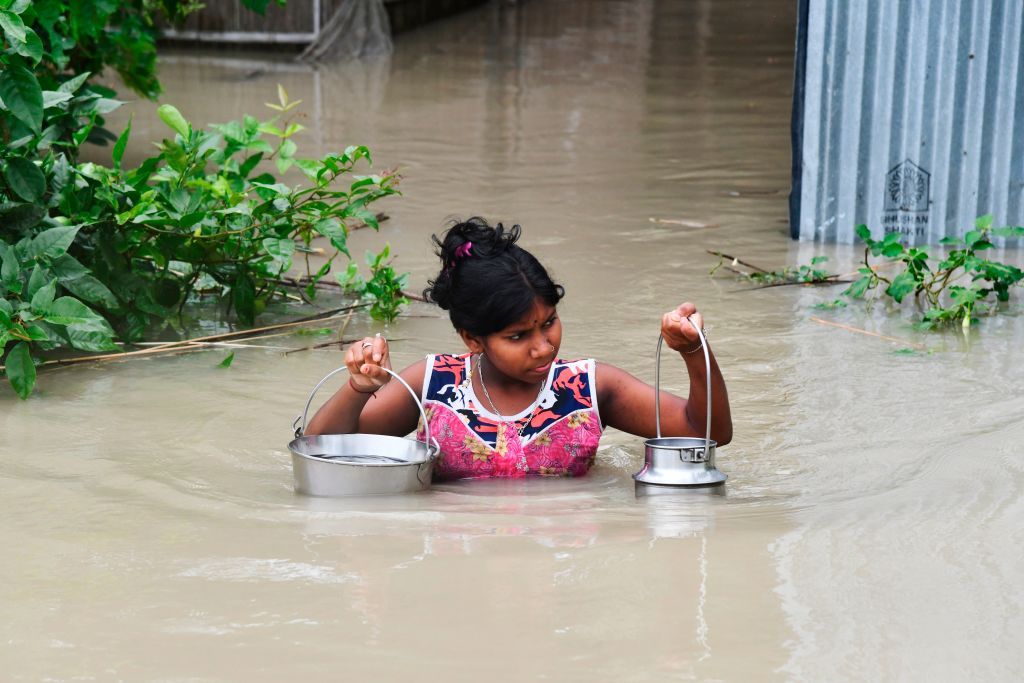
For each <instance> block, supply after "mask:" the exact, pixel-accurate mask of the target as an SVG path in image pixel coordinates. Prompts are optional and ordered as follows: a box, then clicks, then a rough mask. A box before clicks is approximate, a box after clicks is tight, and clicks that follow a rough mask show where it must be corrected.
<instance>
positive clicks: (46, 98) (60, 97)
mask: <svg viewBox="0 0 1024 683" xmlns="http://www.w3.org/2000/svg"><path fill="white" fill-rule="evenodd" d="M72 97H74V96H73V95H72V94H71V93H69V92H63V91H61V90H44V91H43V109H50V108H51V107H59V106H60V105H62V104H64V103H65V102H67V101H68V100H70V99H71V98H72Z"/></svg>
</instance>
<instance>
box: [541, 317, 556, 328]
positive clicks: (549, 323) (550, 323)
mask: <svg viewBox="0 0 1024 683" xmlns="http://www.w3.org/2000/svg"><path fill="white" fill-rule="evenodd" d="M556 320H558V318H555V317H552V318H551V319H550V320H548V321H547V322H546V323H544V327H551V326H552V325H554V324H555V321H556Z"/></svg>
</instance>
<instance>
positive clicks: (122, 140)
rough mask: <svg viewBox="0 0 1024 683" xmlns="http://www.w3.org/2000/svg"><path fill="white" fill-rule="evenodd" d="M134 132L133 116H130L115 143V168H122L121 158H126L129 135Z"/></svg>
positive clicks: (113, 156) (113, 154)
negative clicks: (125, 152)
mask: <svg viewBox="0 0 1024 683" xmlns="http://www.w3.org/2000/svg"><path fill="white" fill-rule="evenodd" d="M131 132H132V117H131V116H129V117H128V125H127V127H125V129H124V130H123V131H122V132H121V134H120V135H119V136H118V137H117V142H115V143H114V151H113V153H112V155H111V156H112V158H113V160H114V168H121V159H123V158H124V150H125V147H127V146H128V136H129V135H131Z"/></svg>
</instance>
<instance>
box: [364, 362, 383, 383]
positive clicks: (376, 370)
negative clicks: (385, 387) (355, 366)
mask: <svg viewBox="0 0 1024 683" xmlns="http://www.w3.org/2000/svg"><path fill="white" fill-rule="evenodd" d="M361 370H362V371H363V374H364V375H366V376H367V377H369V378H370V379H371V380H373V382H374V384H384V382H386V381H387V378H388V373H386V372H385V371H384V369H383V368H381V366H379V365H371V364H369V363H366V364H365V365H363V367H362V368H361Z"/></svg>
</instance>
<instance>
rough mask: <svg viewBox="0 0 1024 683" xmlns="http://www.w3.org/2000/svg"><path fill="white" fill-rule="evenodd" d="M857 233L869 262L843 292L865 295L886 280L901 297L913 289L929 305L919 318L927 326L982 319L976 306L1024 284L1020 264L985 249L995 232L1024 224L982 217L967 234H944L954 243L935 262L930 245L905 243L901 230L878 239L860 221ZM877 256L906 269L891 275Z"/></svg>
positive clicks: (1005, 233)
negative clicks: (991, 256) (997, 224)
mask: <svg viewBox="0 0 1024 683" xmlns="http://www.w3.org/2000/svg"><path fill="white" fill-rule="evenodd" d="M857 236H858V237H860V238H861V239H862V240H863V241H864V243H865V245H867V246H866V247H865V249H864V265H863V266H861V268H860V269H859V272H860V275H861V276H860V278H859V279H857V280H856V281H855V282H854V283H853V284H852V285H850V286H849V287H848V288H847V289H846V290H845V291H844V292H843V294H845V295H846V296H849V297H851V298H863V297H864V296H865V295H866V294H867V293H868V292H869V291H870V290H873V289H876V288H880V287H881V286H882V285H884V286H885V289H884V290H883V291H884V293H885V295H887V296H889V297H891V298H892V299H893V300H894V301H896V302H897V303H901V302H902V301H903V300H904V299H905V298H906V297H908V296H910V295H913V298H914V300H915V301H917V302H918V304H919V305H920V306H921V307H922V308H923V309H924V313H923V315H922V318H921V321H920V322H921V325H922V326H923V327H935V326H941V325H947V324H952V323H960V324H961V325H963V326H964V327H969V326H970V325H971V324H972V323H973V322H975V321H976V320H977V318H976V317H975V314H976V313H977V312H979V311H982V310H985V311H990V310H991V309H992V304H991V303H990V301H989V296H990V295H992V294H995V298H996V300H997V301H1000V302H1005V301H1008V300H1009V298H1010V288H1011V287H1014V286H1018V285H1020V284H1021V281H1022V279H1024V271H1021V269H1020V268H1017V267H1016V266H1012V265H1008V264H1005V263H1000V262H997V261H991V260H988V259H986V258H984V257H983V256H982V255H981V252H983V251H985V250H987V249H991V248H992V247H993V244H992V242H991V239H990V238H992V237H1010V238H1019V237H1024V228H1022V227H1004V228H993V227H992V216H991V215H986V216H982V217H980V218H978V219H977V221H975V229H974V230H970V231H968V232H967V234H965V235H964V237H963V238H962V239H961V238H951V237H947V238H945V239H943V240H942V242H941V243H942V244H944V245H947V246H951V247H954V248H953V249H951V250H950V251H949V253H948V254H946V256H945V258H942V259H941V260H940V261H939V262H938V263H937V264H934V265H933V264H931V263H930V258H931V257H930V256H929V254H928V252H927V251H926V250H925V249H922V248H919V247H906V246H904V245H903V244H902V243H900V235H899V234H898V233H890V234H888V235H886V236H885V237H884V238H883V239H880V240H875V239H872V237H871V231H870V230H869V229H868V228H867V226H865V225H859V226H857ZM872 256H882V257H884V258H886V259H889V260H890V261H892V262H896V263H898V264H900V265H902V267H903V269H902V270H901V271H900V272H898V273H897V274H896V275H894V276H892V277H886V276H884V275H882V274H880V273H879V272H878V269H877V268H875V267H873V266H872V264H871V257H872Z"/></svg>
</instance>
